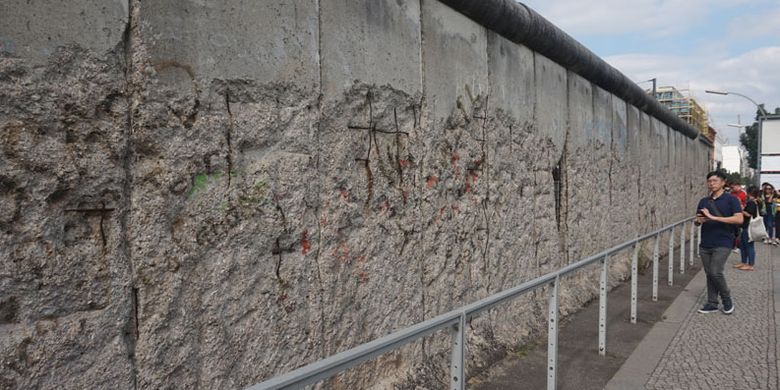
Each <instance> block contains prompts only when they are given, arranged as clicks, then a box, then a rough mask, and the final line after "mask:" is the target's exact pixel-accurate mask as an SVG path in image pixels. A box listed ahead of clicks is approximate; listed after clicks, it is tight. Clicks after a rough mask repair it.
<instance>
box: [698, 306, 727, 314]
mask: <svg viewBox="0 0 780 390" xmlns="http://www.w3.org/2000/svg"><path fill="white" fill-rule="evenodd" d="M716 311H718V306H717V305H713V304H710V303H707V304H705V305H704V306H702V307H701V309H699V313H702V314H708V313H715V312H716ZM731 311H734V308H733V307H732V308H731Z"/></svg>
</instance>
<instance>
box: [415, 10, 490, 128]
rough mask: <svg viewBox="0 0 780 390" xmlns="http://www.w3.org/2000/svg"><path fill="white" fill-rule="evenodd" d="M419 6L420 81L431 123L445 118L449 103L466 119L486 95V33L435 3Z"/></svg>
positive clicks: (469, 21) (482, 28)
mask: <svg viewBox="0 0 780 390" xmlns="http://www.w3.org/2000/svg"><path fill="white" fill-rule="evenodd" d="M421 4H422V5H421V7H422V18H421V19H422V37H423V48H422V51H423V54H422V61H423V62H422V64H423V66H424V69H425V76H424V77H423V80H424V91H425V98H426V100H427V103H428V107H429V109H430V111H431V119H432V120H434V121H440V120H443V119H445V118H447V117H449V116H450V114H451V113H452V109H451V107H453V102H457V106H456V107H458V109H459V110H460V111H462V113H463V114H464V115H470V113H471V112H472V111H473V110H474V106H473V103H474V101H475V100H476V99H477V97H480V96H484V95H485V94H486V93H487V88H488V75H487V73H488V71H487V68H488V66H487V31H486V30H485V28H484V27H482V26H480V25H479V24H477V23H475V22H473V21H472V20H470V19H468V18H466V17H465V16H463V15H461V14H459V13H457V12H455V11H454V10H452V9H451V8H449V7H447V6H446V5H444V4H442V3H439V2H438V1H423V2H422V3H421ZM432 69H435V70H436V71H433V72H432V71H431V70H432Z"/></svg>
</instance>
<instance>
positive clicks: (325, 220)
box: [320, 217, 328, 227]
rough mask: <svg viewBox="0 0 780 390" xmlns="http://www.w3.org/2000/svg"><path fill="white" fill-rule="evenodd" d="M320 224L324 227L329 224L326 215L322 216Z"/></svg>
mask: <svg viewBox="0 0 780 390" xmlns="http://www.w3.org/2000/svg"><path fill="white" fill-rule="evenodd" d="M320 225H322V227H325V226H328V219H327V218H325V217H322V218H320Z"/></svg>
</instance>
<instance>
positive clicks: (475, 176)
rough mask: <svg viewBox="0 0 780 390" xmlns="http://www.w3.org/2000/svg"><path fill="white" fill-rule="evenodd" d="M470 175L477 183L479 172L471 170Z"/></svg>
mask: <svg viewBox="0 0 780 390" xmlns="http://www.w3.org/2000/svg"><path fill="white" fill-rule="evenodd" d="M469 176H470V177H471V181H473V182H475V183H476V182H477V179H479V174H477V172H474V171H471V172H470V173H469Z"/></svg>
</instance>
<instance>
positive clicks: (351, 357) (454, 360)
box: [247, 218, 701, 390]
mask: <svg viewBox="0 0 780 390" xmlns="http://www.w3.org/2000/svg"><path fill="white" fill-rule="evenodd" d="M678 226H679V227H680V228H679V231H680V252H679V253H680V255H679V260H678V261H679V267H680V268H679V270H680V273H684V272H685V265H686V264H685V257H686V251H685V240H686V238H687V236H686V235H687V234H690V238H689V240H690V245H689V247H690V251H689V252H688V262H689V265H693V259H694V248H698V245H696V242H697V241H699V242H700V241H701V231H700V229H697V228H695V227H694V224H693V218H687V219H684V220H682V221H679V222H676V223H673V224H671V225H668V226H665V227H663V228H661V229H658V230H656V231H654V232H652V233H649V234H646V235H644V236H641V237H637V238H635V239H633V240H631V241H627V242H624V243H622V244H620V245H617V246H614V247H612V248H610V249H607V250H605V251H603V252H601V253H598V254H595V255H593V256H590V257H587V258H585V259H582V260H580V261H577V262H576V263H572V264H569V265H567V266H565V267H563V268H561V269H559V270H557V271H555V272H551V273H548V274H546V275H543V276H540V277H538V278H536V279H533V280H531V281H528V282H525V283H523V284H521V285H519V286H516V287H513V288H510V289H508V290H504V291H501V292H499V293H497V294H495V295H491V296H489V297H487V298H484V299H481V300H479V301H477V302H474V303H472V304H469V305H466V306H463V307H460V308H458V309H455V310H452V311H450V312H447V313H445V314H442V315H439V316H437V317H435V318H432V319H430V320H427V321H423V322H420V323H418V324H415V325H412V326H410V327H408V328H405V329H401V330H399V331H397V332H395V333H392V334H389V335H387V336H384V337H382V338H379V339H376V340H374V341H371V342H368V343H365V344H362V345H359V346H357V347H355V348H352V349H350V350H347V351H344V352H340V353H338V354H335V355H333V356H330V357H328V358H325V359H323V360H320V361H317V362H314V363H311V364H309V365H306V366H304V367H301V368H298V369H296V370H294V371H291V372H289V373H287V374H284V375H281V376H277V377H274V378H271V379H269V380H267V381H265V382H262V383H259V384H256V385H254V386H250V387H248V388H247V389H248V390H271V389H274V390H275V389H299V388H302V387H304V386H306V385H308V384H312V383H316V382H319V381H321V380H323V379H326V378H328V377H331V376H333V375H335V374H337V373H339V372H341V371H344V370H346V369H348V368H351V367H354V366H356V365H359V364H361V363H363V362H365V361H366V360H369V359H372V358H374V357H376V356H378V355H381V354H383V353H385V352H390V351H393V350H395V349H398V348H400V347H402V346H404V345H406V344H408V343H410V342H412V341H415V340H417V339H419V338H421V337H424V336H427V335H429V334H431V333H434V332H436V331H439V330H444V329H446V330H448V331H449V333H450V336H451V339H452V354H451V360H450V376H449V377H450V388H451V389H454V390H463V389H464V388H465V373H464V366H465V350H466V346H465V342H466V337H465V331H466V322H467V321H469V320H470V319H472V318H474V317H477V316H479V315H480V314H481V313H483V312H485V311H487V310H490V309H492V308H494V307H495V306H497V305H499V304H502V303H505V302H508V301H509V300H512V299H514V298H517V297H518V296H520V295H523V294H525V293H528V292H531V291H533V290H535V289H537V288H540V287H544V286H549V287H550V288H549V298H548V319H547V323H548V333H547V371H548V373H547V388H548V389H549V390H553V389H555V388H556V379H557V372H558V312H559V306H558V305H559V302H558V293H559V288H560V284H561V277H563V276H565V275H567V274H569V273H572V272H574V271H577V270H580V269H582V268H584V267H586V266H588V265H591V264H593V263H597V262H598V263H600V265H601V276H600V278H599V325H598V326H599V355H602V356H604V355H605V354H606V352H607V281H608V280H609V279H608V278H609V259H610V257H611V256H613V255H614V254H616V253H618V252H620V251H623V250H625V249H628V248H632V249H633V257H632V259H631V323H632V324H635V323H636V320H637V289H638V287H637V277H638V275H637V273H638V267H639V265H638V262H639V245H640V244H641V243H642V242H643V241H645V240H649V239H655V246H654V249H653V290H652V299H653V301H654V302H655V301H657V300H658V262H659V255H660V254H659V245H660V241H661V235H662V234H664V233H666V232H667V231H668V232H669V262H668V263H669V270H668V284H669V285H670V286H671V285H672V284H673V283H674V246H675V245H674V244H675V238H674V236H675V228H677V227H678ZM697 231H698V234H697Z"/></svg>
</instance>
